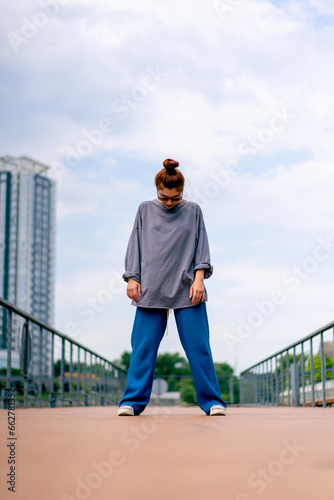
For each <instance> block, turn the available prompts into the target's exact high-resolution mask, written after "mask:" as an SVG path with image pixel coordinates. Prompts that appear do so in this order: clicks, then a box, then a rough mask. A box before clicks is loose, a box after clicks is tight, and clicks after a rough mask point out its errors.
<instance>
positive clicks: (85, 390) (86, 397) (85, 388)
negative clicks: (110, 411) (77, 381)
mask: <svg viewBox="0 0 334 500" xmlns="http://www.w3.org/2000/svg"><path fill="white" fill-rule="evenodd" d="M84 370H85V373H84V377H85V378H84V405H85V406H88V395H87V351H86V349H85V368H84Z"/></svg>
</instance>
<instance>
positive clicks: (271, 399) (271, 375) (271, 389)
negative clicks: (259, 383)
mask: <svg viewBox="0 0 334 500" xmlns="http://www.w3.org/2000/svg"><path fill="white" fill-rule="evenodd" d="M270 392H271V397H270V402H271V406H273V404H274V375H273V358H270Z"/></svg>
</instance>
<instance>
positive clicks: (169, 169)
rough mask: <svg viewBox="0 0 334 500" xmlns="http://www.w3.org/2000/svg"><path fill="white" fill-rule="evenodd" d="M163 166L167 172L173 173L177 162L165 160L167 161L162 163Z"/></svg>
mask: <svg viewBox="0 0 334 500" xmlns="http://www.w3.org/2000/svg"><path fill="white" fill-rule="evenodd" d="M163 166H164V167H165V169H166V170H167V172H173V171H175V169H176V168H177V167H178V166H179V162H178V161H175V160H172V159H171V158H167V160H165V161H164V162H163Z"/></svg>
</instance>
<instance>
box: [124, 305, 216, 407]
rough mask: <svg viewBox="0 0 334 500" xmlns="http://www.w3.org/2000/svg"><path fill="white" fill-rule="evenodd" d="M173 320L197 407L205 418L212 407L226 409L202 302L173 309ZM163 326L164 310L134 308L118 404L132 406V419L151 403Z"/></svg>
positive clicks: (165, 320) (165, 322)
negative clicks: (129, 349) (124, 382)
mask: <svg viewBox="0 0 334 500" xmlns="http://www.w3.org/2000/svg"><path fill="white" fill-rule="evenodd" d="M174 316H175V321H176V326H177V329H178V332H179V337H180V340H181V344H182V347H183V349H184V351H185V353H186V356H187V358H188V361H189V364H190V368H191V372H192V375H193V379H194V385H195V391H196V396H197V402H198V405H199V407H200V408H201V409H202V410H203V411H204V412H205V413H206V414H207V415H208V414H209V413H210V408H211V406H213V405H216V404H220V405H223V406H224V407H226V403H225V402H224V400H223V399H222V398H221V395H220V388H219V384H218V380H217V375H216V372H215V368H214V365H213V359H212V354H211V348H210V342H209V322H208V317H207V311H206V304H205V302H200V303H199V304H198V305H196V306H192V307H186V308H182V309H174ZM166 324H167V309H149V308H144V307H137V310H136V315H135V319H134V324H133V329H132V335H131V346H132V353H131V358H130V366H129V370H128V376H127V387H126V390H125V393H124V396H123V398H122V400H121V402H120V404H119V406H122V405H130V406H132V408H133V409H134V412H135V415H139V414H140V413H141V412H142V411H144V409H145V407H146V405H147V404H148V402H149V400H150V396H151V391H152V384H153V376H154V369H155V364H156V359H157V354H158V348H159V345H160V342H161V340H162V338H163V336H164V333H165V329H166Z"/></svg>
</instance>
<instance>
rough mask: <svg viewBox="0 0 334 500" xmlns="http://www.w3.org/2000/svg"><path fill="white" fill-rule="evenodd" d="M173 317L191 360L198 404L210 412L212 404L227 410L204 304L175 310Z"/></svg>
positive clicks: (207, 412)
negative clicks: (222, 396)
mask: <svg viewBox="0 0 334 500" xmlns="http://www.w3.org/2000/svg"><path fill="white" fill-rule="evenodd" d="M174 316H175V321H176V325H177V329H178V332H179V336H180V341H181V344H182V347H183V349H184V351H185V353H186V356H187V358H188V361H189V364H190V368H191V372H192V375H193V379H194V385H195V390H196V396H197V402H198V405H199V406H200V408H201V409H202V410H203V411H204V412H205V413H206V414H209V413H210V408H211V406H213V405H216V404H219V405H223V406H225V407H226V403H225V401H224V400H223V399H222V398H221V395H220V387H219V383H218V379H217V375H216V372H215V367H214V364H213V359H212V353H211V348H210V340H209V335H210V333H209V322H208V316H207V311H206V304H205V302H200V303H199V304H198V305H197V306H193V307H186V308H183V309H174Z"/></svg>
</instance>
